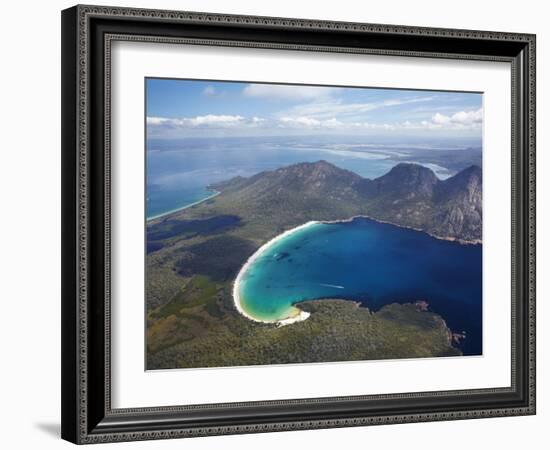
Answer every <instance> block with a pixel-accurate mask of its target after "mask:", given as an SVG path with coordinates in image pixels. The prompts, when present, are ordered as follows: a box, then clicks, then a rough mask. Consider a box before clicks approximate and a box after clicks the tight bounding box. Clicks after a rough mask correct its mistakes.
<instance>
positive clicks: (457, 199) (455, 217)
mask: <svg viewBox="0 0 550 450" xmlns="http://www.w3.org/2000/svg"><path fill="white" fill-rule="evenodd" d="M481 186H482V174H481V169H480V168H479V167H478V166H470V167H468V168H467V169H465V170H463V171H462V172H459V173H458V174H456V175H455V176H454V177H452V178H449V179H448V180H445V181H442V182H441V183H439V184H438V189H437V191H436V195H435V200H436V202H437V205H438V209H437V212H436V214H435V215H434V228H435V229H436V230H437V231H436V232H437V233H438V234H441V235H444V236H463V237H464V239H481V232H482V189H481Z"/></svg>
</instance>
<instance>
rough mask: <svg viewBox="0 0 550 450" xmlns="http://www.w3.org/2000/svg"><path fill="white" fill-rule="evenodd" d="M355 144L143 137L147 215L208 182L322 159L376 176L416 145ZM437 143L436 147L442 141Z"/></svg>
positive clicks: (189, 197) (184, 201)
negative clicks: (145, 150)
mask: <svg viewBox="0 0 550 450" xmlns="http://www.w3.org/2000/svg"><path fill="white" fill-rule="evenodd" d="M360 142H362V140H350V139H349V138H348V139H347V140H346V139H344V138H338V140H336V141H334V140H330V141H325V140H322V139H320V140H318V141H314V140H312V139H311V138H309V139H304V138H298V137H295V138H284V139H281V138H228V139H179V140H159V139H157V140H149V141H148V142H147V218H151V217H154V216H157V215H159V214H163V213H167V212H169V211H172V210H175V209H179V208H182V207H184V206H186V205H189V204H190V203H194V202H196V201H199V200H202V199H204V198H206V197H208V196H209V195H211V194H212V191H210V190H208V189H207V187H208V186H209V185H210V184H211V183H216V182H219V181H225V180H228V179H230V178H232V177H235V176H237V175H240V176H244V177H249V176H252V175H255V174H257V173H259V172H262V171H265V170H274V169H277V168H279V167H283V166H287V165H290V164H296V163H300V162H315V161H319V160H321V159H324V160H326V161H328V162H330V163H332V164H335V165H337V166H338V167H341V168H343V169H348V170H352V171H353V172H355V173H357V174H359V175H361V176H363V177H366V178H376V177H379V176H381V175H384V174H385V173H387V172H388V171H389V170H390V169H391V168H392V167H393V166H394V165H395V164H396V163H397V162H396V160H395V159H392V158H395V157H396V156H399V155H401V156H402V155H403V154H409V153H411V152H412V153H414V149H415V148H417V146H415V144H414V143H411V144H402V145H401V144H395V145H394V144H391V145H384V144H364V145H363V144H361V143H360ZM437 145H438V146H439V147H437V148H441V146H442V145H443V144H441V143H439V144H436V146H437ZM443 147H444V146H443ZM420 148H422V149H424V151H425V150H426V148H425V147H420ZM412 153H411V154H412ZM411 161H414V157H413V156H412V157H411ZM429 166H430V167H431V168H432V169H434V170H435V171H436V173H437V174H438V176H440V178H445V177H446V176H449V175H451V173H450V172H448V171H447V170H446V169H445V168H443V167H438V166H434V165H429Z"/></svg>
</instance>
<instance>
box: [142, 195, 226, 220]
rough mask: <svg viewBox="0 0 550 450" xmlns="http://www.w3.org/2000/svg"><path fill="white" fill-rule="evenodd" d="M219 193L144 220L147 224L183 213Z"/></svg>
mask: <svg viewBox="0 0 550 450" xmlns="http://www.w3.org/2000/svg"><path fill="white" fill-rule="evenodd" d="M220 194H221V192H220V191H214V193H213V194H212V195H209V196H208V197H206V198H203V199H202V200H198V201H196V202H193V203H189V204H188V205H185V206H182V207H181V208H176V209H172V210H170V211H167V212H163V213H161V214H157V215H156V216H153V217H147V218H146V219H145V221H146V222H147V223H148V222H152V221H153V220H156V219H160V218H162V217H166V216H169V215H170V214H175V213H177V212H179V211H183V210H185V209H188V208H192V207H193V206H197V205H200V204H201V203H203V202H205V201H207V200H210V199H211V198H214V197H217V196H218V195H220Z"/></svg>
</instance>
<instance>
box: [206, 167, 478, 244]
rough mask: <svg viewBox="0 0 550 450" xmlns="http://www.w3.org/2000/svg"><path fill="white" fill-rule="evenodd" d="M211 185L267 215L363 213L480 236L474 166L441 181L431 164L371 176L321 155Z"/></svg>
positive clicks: (444, 233)
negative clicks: (364, 175)
mask: <svg viewBox="0 0 550 450" xmlns="http://www.w3.org/2000/svg"><path fill="white" fill-rule="evenodd" d="M210 188H212V189H216V190H217V191H220V192H221V193H222V195H225V196H227V197H229V198H230V199H231V200H232V203H238V202H243V204H246V205H247V206H246V207H247V208H249V209H250V208H251V209H253V210H256V211H262V210H263V211H264V212H265V213H266V214H270V213H271V214H272V213H274V212H277V211H280V212H281V213H282V214H284V215H288V214H289V211H292V210H293V211H294V214H295V215H296V216H299V217H300V218H301V217H302V216H303V219H302V220H306V219H308V220H317V219H318V220H327V219H331V218H333V217H334V216H338V215H342V217H340V218H341V219H345V218H347V217H351V216H355V215H365V216H368V217H371V218H373V219H375V220H381V221H385V222H390V223H393V224H395V225H400V226H406V227H411V228H415V229H419V230H422V231H426V232H428V233H430V234H432V235H434V236H436V237H440V238H444V239H454V240H459V241H463V242H472V243H479V242H481V240H482V235H481V232H482V173H481V168H480V167H479V166H475V165H472V166H469V167H467V168H465V169H463V170H461V171H460V172H458V173H457V174H455V175H453V176H452V177H450V178H447V179H446V180H440V179H439V178H437V176H436V175H435V173H434V172H433V171H432V170H431V169H429V168H427V167H424V166H422V165H419V164H415V163H399V164H397V165H395V166H394V167H393V168H392V169H390V171H389V172H388V173H386V174H384V175H382V176H380V177H378V178H374V179H369V178H363V177H361V176H360V175H358V174H356V173H354V172H351V171H349V170H346V169H342V168H339V167H337V166H335V165H333V164H331V163H329V162H327V161H324V160H320V161H317V162H313V163H310V162H307V163H297V164H293V165H290V166H285V167H282V168H278V169H275V170H272V171H264V172H260V173H258V174H256V175H254V176H252V177H248V178H244V177H236V178H232V179H230V180H227V181H225V182H222V183H216V184H213V185H212V186H210ZM328 210H330V212H329V213H327V214H324V213H325V212H327V211H328ZM346 214H348V216H347V217H344V216H345V215H346ZM317 216H319V217H317ZM327 216H329V217H327Z"/></svg>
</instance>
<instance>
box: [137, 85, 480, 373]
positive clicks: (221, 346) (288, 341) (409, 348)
mask: <svg viewBox="0 0 550 450" xmlns="http://www.w3.org/2000/svg"><path fill="white" fill-rule="evenodd" d="M145 97H146V117H145V128H146V139H145V158H146V173H145V177H146V191H147V192H146V217H145V227H146V233H145V235H146V251H145V258H146V281H145V283H146V286H145V289H146V305H145V314H146V318H145V322H146V355H145V357H146V369H147V370H157V369H178V368H205V367H230V366H251V365H270V364H291V363H294V364H296V363H299V364H304V363H321V362H325V363H326V362H343V361H365V360H381V359H399V358H427V357H430V358H434V357H462V356H475V355H482V147H483V139H482V138H483V94H482V93H479V92H449V91H425V90H422V91H420V90H418V91H416V90H411V89H393V88H392V89H387V88H386V89H381V88H372V87H339V86H313V85H293V84H269V83H253V82H244V81H243V82H235V81H230V82H228V81H211V80H188V79H163V78H146V79H145Z"/></svg>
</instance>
